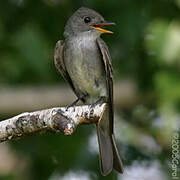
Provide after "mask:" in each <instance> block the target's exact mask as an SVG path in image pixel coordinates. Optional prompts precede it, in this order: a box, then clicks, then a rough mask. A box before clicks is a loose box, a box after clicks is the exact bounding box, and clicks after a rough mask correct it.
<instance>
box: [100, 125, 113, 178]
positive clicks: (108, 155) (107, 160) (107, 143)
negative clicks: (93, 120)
mask: <svg viewBox="0 0 180 180" xmlns="http://www.w3.org/2000/svg"><path fill="white" fill-rule="evenodd" d="M97 135H98V143H99V153H100V154H99V160H100V168H101V173H102V175H103V176H106V175H108V174H109V173H110V172H111V171H112V169H113V149H112V141H111V138H110V136H109V135H108V134H105V133H104V132H103V130H102V129H101V127H100V126H98V125H97Z"/></svg>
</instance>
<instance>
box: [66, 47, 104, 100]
mask: <svg viewBox="0 0 180 180" xmlns="http://www.w3.org/2000/svg"><path fill="white" fill-rule="evenodd" d="M73 47H74V46H73ZM88 47H89V48H82V45H80V46H79V47H76V48H69V50H67V51H66V53H65V65H66V69H67V71H68V73H69V75H70V78H71V79H72V82H73V85H74V87H75V89H76V91H78V92H79V94H80V95H81V96H83V95H85V96H87V97H86V101H88V102H90V103H93V102H95V101H96V100H97V99H98V98H99V97H100V96H106V95H107V92H106V80H105V73H104V67H103V62H102V60H101V58H102V57H101V54H100V52H99V49H98V48H97V47H96V44H91V46H88ZM68 53H70V54H71V55H67V54H68Z"/></svg>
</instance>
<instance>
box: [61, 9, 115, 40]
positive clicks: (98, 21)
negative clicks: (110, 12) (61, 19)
mask: <svg viewBox="0 0 180 180" xmlns="http://www.w3.org/2000/svg"><path fill="white" fill-rule="evenodd" d="M114 24H115V23H111V22H107V21H105V20H104V18H103V17H102V16H101V15H100V14H99V13H97V12H96V11H94V10H91V9H88V8H84V7H81V8H79V9H78V10H77V11H76V12H75V13H74V14H73V15H72V16H71V17H70V18H69V20H68V21H67V24H66V26H65V31H64V36H65V37H68V36H77V35H79V34H81V33H84V32H90V33H93V34H94V35H95V36H100V35H101V34H102V33H111V34H112V33H113V32H112V31H109V30H106V29H104V28H103V27H104V26H109V25H114Z"/></svg>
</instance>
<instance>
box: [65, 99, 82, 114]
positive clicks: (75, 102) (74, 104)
mask: <svg viewBox="0 0 180 180" xmlns="http://www.w3.org/2000/svg"><path fill="white" fill-rule="evenodd" d="M79 100H80V98H77V99H76V100H75V101H74V102H73V103H72V104H70V105H69V106H67V107H66V111H67V110H68V109H69V108H70V107H75V106H76V104H77V103H78V102H79Z"/></svg>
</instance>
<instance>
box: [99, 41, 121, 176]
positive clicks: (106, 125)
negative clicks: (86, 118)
mask: <svg viewBox="0 0 180 180" xmlns="http://www.w3.org/2000/svg"><path fill="white" fill-rule="evenodd" d="M97 43H98V46H99V49H100V52H101V54H102V58H101V59H102V61H103V64H104V69H105V75H106V86H107V92H108V100H107V104H108V106H107V110H106V112H105V113H106V114H105V116H104V118H103V119H102V120H101V121H100V123H99V125H98V126H97V133H98V141H99V146H100V154H101V171H102V173H103V174H104V175H105V174H108V173H109V172H110V171H111V169H112V166H113V168H114V169H115V170H117V171H118V172H120V173H122V172H123V164H122V161H121V158H120V155H119V152H118V149H117V146H116V143H115V138H114V134H113V118H114V117H113V116H114V112H113V69H112V64H111V56H110V53H109V50H108V47H107V45H106V44H105V42H104V41H103V40H102V39H101V38H98V39H97ZM107 154H108V155H107ZM112 154H113V155H112ZM111 156H113V160H112V158H111ZM112 161H113V162H112ZM107 164H109V165H107Z"/></svg>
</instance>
